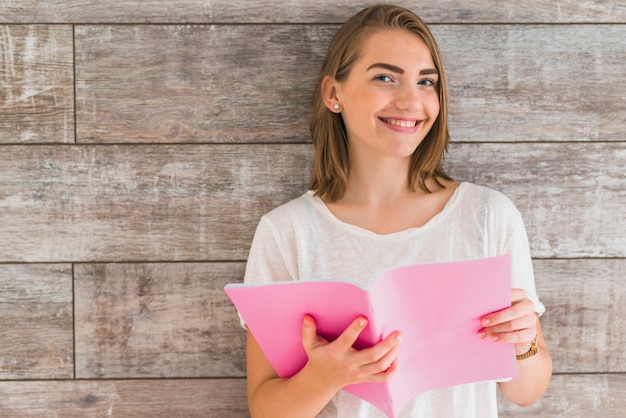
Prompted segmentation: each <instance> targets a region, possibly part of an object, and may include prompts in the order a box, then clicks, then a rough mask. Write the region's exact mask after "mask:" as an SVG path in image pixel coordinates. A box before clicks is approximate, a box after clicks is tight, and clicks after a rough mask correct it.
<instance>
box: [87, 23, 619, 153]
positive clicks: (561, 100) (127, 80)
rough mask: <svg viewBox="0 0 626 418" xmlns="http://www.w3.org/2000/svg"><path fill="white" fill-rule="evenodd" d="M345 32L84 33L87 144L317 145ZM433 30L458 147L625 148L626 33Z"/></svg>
mask: <svg viewBox="0 0 626 418" xmlns="http://www.w3.org/2000/svg"><path fill="white" fill-rule="evenodd" d="M334 30H335V27H334V26H258V25H253V26H123V25H122V26H79V27H77V29H76V48H77V56H76V66H77V69H76V79H77V85H76V87H77V92H76V95H77V136H78V141H80V142H88V143H102V142H134V143H136V142H167V143H172V142H239V143H242V142H307V141H308V140H309V131H308V112H309V109H310V101H311V97H312V94H313V92H312V88H313V85H314V83H315V80H316V78H317V72H318V69H319V67H320V66H321V61H322V57H323V54H324V53H325V48H326V45H327V43H328V41H329V40H330V38H331V36H332V34H333V32H334ZM433 31H434V33H435V36H436V37H437V38H438V40H439V43H440V45H441V48H442V50H443V53H444V57H445V60H446V67H447V69H448V74H449V78H450V98H451V99H450V102H451V103H450V112H451V115H450V128H451V133H452V138H453V140H455V141H463V142H485V141H498V142H505V141H506V142H519V141H623V139H624V126H626V100H624V97H625V95H626V90H625V89H626V87H624V86H626V84H625V83H623V74H624V70H625V64H624V63H625V62H626V44H625V43H624V42H623V39H625V38H626V25H576V26H541V25H538V26H535V25H533V26H521V25H514V26H502V25H468V26H458V25H443V26H436V27H434V28H433ZM528 45H533V53H532V54H531V55H529V54H528ZM581 62H585V63H588V65H583V66H581V65H580V63H581ZM303 63H306V65H303ZM277 68H279V69H280V70H279V71H278V72H277ZM572 86H575V88H572Z"/></svg>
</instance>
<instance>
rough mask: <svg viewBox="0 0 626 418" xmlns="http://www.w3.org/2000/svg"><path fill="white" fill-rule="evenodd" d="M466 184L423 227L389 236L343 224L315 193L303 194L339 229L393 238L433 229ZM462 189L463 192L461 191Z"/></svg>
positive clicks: (310, 191) (453, 203) (412, 228)
mask: <svg viewBox="0 0 626 418" xmlns="http://www.w3.org/2000/svg"><path fill="white" fill-rule="evenodd" d="M466 184H467V183H466V182H460V183H459V185H458V186H457V188H456V189H455V190H454V192H452V195H451V196H450V198H449V199H448V201H447V202H446V204H445V205H444V207H443V209H442V210H441V211H440V212H438V213H437V214H435V215H434V216H433V217H432V218H430V219H429V220H428V221H427V222H426V223H425V224H424V225H422V226H413V227H410V228H407V229H403V230H402V231H396V232H391V233H389V234H378V233H376V232H373V231H370V230H369V229H366V228H362V227H360V226H357V225H354V224H351V223H348V222H344V221H342V220H341V219H339V218H337V217H336V216H335V214H334V213H332V211H331V210H330V209H329V208H328V206H326V203H324V201H323V200H322V199H320V197H319V196H315V192H314V191H313V190H308V191H307V192H306V193H305V197H306V198H307V199H308V200H309V201H310V202H311V203H312V204H313V206H314V207H315V208H316V209H317V210H318V212H319V213H320V214H321V215H322V216H323V217H324V218H326V219H329V220H330V222H332V223H334V224H336V225H338V226H339V227H341V228H344V229H347V230H350V231H353V232H355V233H358V234H361V235H366V236H374V237H390V238H391V237H395V236H399V235H404V234H408V233H412V232H420V231H425V230H427V229H430V228H432V227H434V226H435V225H436V224H437V223H439V221H440V219H442V218H444V217H445V216H446V215H447V214H448V213H450V212H452V211H453V209H454V207H455V206H456V204H457V202H458V201H459V197H460V195H461V194H462V193H463V190H465V188H466ZM462 189H463V190H462Z"/></svg>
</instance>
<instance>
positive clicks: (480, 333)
mask: <svg viewBox="0 0 626 418" xmlns="http://www.w3.org/2000/svg"><path fill="white" fill-rule="evenodd" d="M478 336H479V337H480V338H485V337H486V336H487V333H486V332H485V331H480V332H479V333H478Z"/></svg>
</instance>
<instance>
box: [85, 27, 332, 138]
mask: <svg viewBox="0 0 626 418" xmlns="http://www.w3.org/2000/svg"><path fill="white" fill-rule="evenodd" d="M329 35H330V32H329V30H328V28H326V27H318V26H312V27H293V26H274V27H267V26H221V27H217V26H79V27H77V28H76V49H77V52H76V89H77V93H76V106H77V137H78V138H79V139H78V142H91V143H93V142H169V143H171V142H240V143H241V142H277V141H278V142H293V141H300V142H302V141H305V140H306V138H307V136H306V133H307V132H308V128H307V120H308V109H309V106H308V104H309V102H310V100H311V97H312V94H313V93H312V91H313V88H314V85H313V79H314V78H315V75H314V74H315V71H316V70H317V67H318V66H319V65H318V64H319V63H320V62H321V59H322V54H323V53H324V51H323V49H324V48H325V46H326V39H327V38H328V37H329ZM316 39H322V40H323V41H322V42H319V41H318V42H315V41H314V40H316ZM303 62H307V63H308V62H311V64H310V65H302V63H303Z"/></svg>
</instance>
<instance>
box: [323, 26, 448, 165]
mask: <svg viewBox="0 0 626 418" xmlns="http://www.w3.org/2000/svg"><path fill="white" fill-rule="evenodd" d="M437 83H438V73H437V70H436V68H435V64H434V63H433V60H432V57H431V54H430V51H429V50H428V47H427V46H426V44H425V43H424V41H422V40H421V39H420V38H419V37H418V36H417V35H415V34H413V33H410V32H408V31H405V30H385V31H381V32H377V33H375V34H372V35H370V36H369V37H368V38H367V39H366V40H365V43H364V44H363V46H362V50H361V57H360V58H359V59H358V60H357V61H356V62H355V64H354V66H353V68H352V70H351V71H350V74H349V76H348V78H347V79H346V80H344V81H342V82H338V83H336V84H335V94H336V100H337V101H338V103H339V104H340V106H341V113H342V117H343V120H344V123H345V125H346V130H347V134H348V143H349V146H350V153H351V155H352V157H357V158H358V156H359V155H363V156H368V157H372V156H377V157H384V156H392V157H405V158H406V157H410V156H411V154H413V152H414V151H415V149H416V148H417V146H418V145H419V144H420V142H421V141H422V140H423V139H424V137H425V136H426V134H427V133H428V131H430V128H431V127H432V126H433V123H434V122H435V119H437V115H438V114H439V95H438V93H437Z"/></svg>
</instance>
